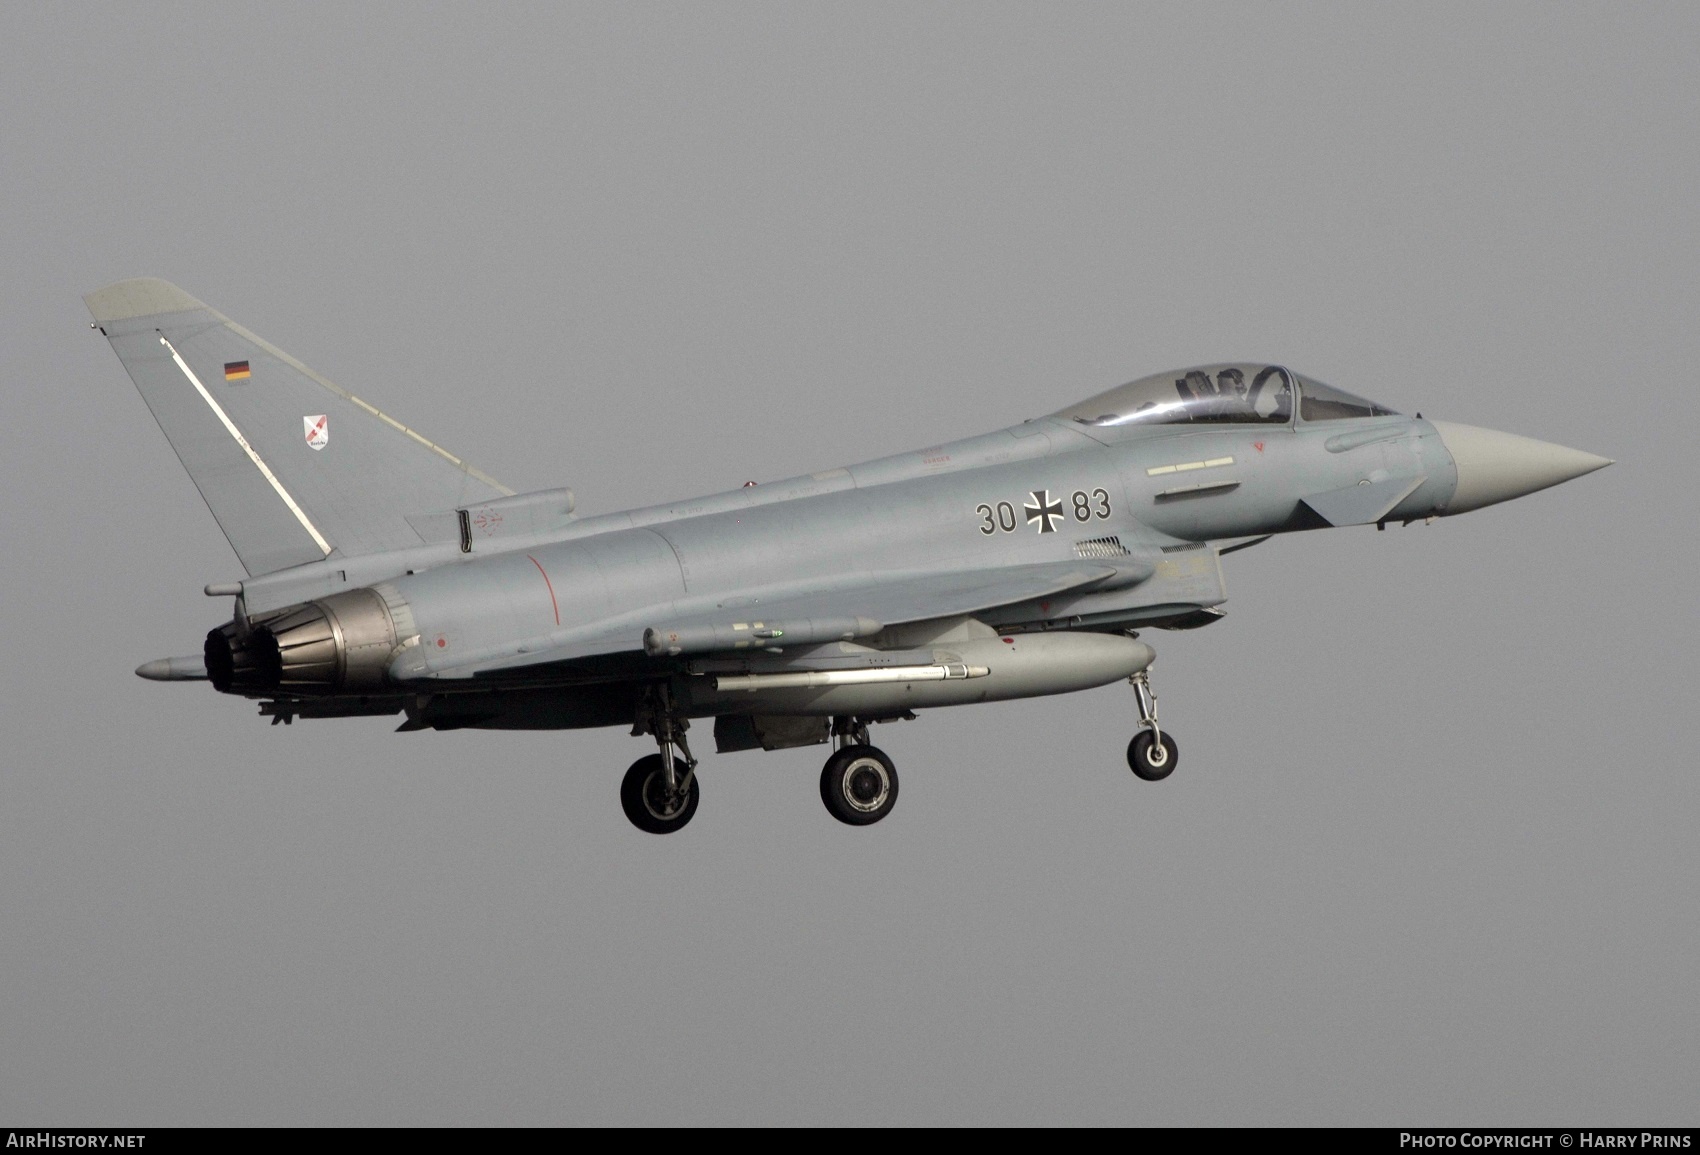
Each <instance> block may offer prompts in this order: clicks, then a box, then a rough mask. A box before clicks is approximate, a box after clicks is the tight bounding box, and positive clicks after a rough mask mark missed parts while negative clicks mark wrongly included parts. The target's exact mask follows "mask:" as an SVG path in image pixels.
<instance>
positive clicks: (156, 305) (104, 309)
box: [83, 277, 206, 325]
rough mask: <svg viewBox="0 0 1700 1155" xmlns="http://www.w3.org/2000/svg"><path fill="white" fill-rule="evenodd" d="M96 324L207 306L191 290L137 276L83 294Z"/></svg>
mask: <svg viewBox="0 0 1700 1155" xmlns="http://www.w3.org/2000/svg"><path fill="white" fill-rule="evenodd" d="M83 301H84V302H85V303H86V304H87V305H88V307H89V312H90V313H92V314H93V315H94V319H95V323H96V324H100V325H104V324H106V323H107V322H109V321H127V320H129V319H130V318H131V317H151V316H153V315H154V314H156V313H186V312H189V311H190V310H191V309H204V308H206V306H205V305H204V304H202V303H201V302H200V301H197V300H195V298H193V297H191V296H190V295H189V294H188V293H185V292H184V291H183V290H182V289H179V288H178V287H177V286H176V285H173V284H172V283H171V282H170V281H162V280H160V279H159V278H158V277H136V278H134V279H132V280H128V281H119V282H118V283H116V284H112V285H107V286H106V287H105V288H103V289H96V290H95V291H94V292H92V293H89V294H87V295H85V296H84V297H83Z"/></svg>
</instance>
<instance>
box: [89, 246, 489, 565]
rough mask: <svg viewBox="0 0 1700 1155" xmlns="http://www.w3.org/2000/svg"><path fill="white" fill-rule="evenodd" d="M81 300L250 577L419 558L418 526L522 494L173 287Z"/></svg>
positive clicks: (129, 285) (145, 285)
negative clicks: (328, 564)
mask: <svg viewBox="0 0 1700 1155" xmlns="http://www.w3.org/2000/svg"><path fill="white" fill-rule="evenodd" d="M83 299H84V300H85V301H86V302H87V303H88V307H89V312H90V313H92V314H93V315H94V321H95V325H96V326H97V327H98V328H99V329H100V331H101V332H102V333H103V334H105V336H106V338H107V339H108V340H109V341H111V342H112V348H113V351H114V352H116V353H117V354H118V360H119V361H121V362H122V363H123V365H124V368H125V370H127V371H128V372H129V374H130V379H131V380H133V381H134V382H135V383H136V388H137V389H138V390H140V391H141V394H142V399H143V400H144V401H146V402H147V405H148V408H149V409H150V410H152V411H153V415H154V419H155V420H157V421H158V422H159V427H160V429H161V430H162V431H163V432H164V433H165V437H166V440H168V441H169V442H171V448H172V449H174V450H176V452H177V457H178V460H180V461H181V462H182V463H183V468H185V469H187V470H188V471H189V477H190V478H191V479H192V480H193V481H194V483H195V487H196V488H197V489H199V490H200V491H201V496H202V498H204V499H205V500H206V503H207V508H208V509H210V510H211V511H212V515H213V517H214V518H215V519H216V520H217V521H218V526H219V528H220V529H222V530H223V531H224V536H225V537H226V538H228V539H229V540H230V545H231V548H232V549H234V550H235V551H236V556H237V557H238V558H239V559H241V562H242V565H243V566H244V567H245V568H246V569H247V571H248V573H249V574H250V575H257V574H263V573H271V572H272V571H274V570H279V569H284V568H286V567H288V566H292V565H300V564H302V563H304V562H310V561H318V560H320V559H321V558H324V557H326V556H327V555H329V554H331V553H333V552H334V553H340V554H344V555H349V556H352V555H356V554H365V553H377V552H381V551H384V550H391V549H402V548H405V547H407V546H412V545H418V544H419V543H420V540H421V539H420V536H419V534H418V533H416V532H415V531H414V529H413V527H412V526H411V525H410V524H409V523H408V517H409V516H410V515H418V514H427V513H434V512H440V511H443V510H449V509H454V508H459V507H465V506H466V505H469V504H474V503H478V502H483V501H488V500H490V499H492V498H495V497H503V496H507V495H509V494H511V493H512V492H513V491H512V490H510V489H508V488H506V487H505V486H503V485H501V484H500V483H498V482H496V481H494V480H493V479H491V478H490V477H488V476H486V475H485V474H483V473H482V472H480V471H479V470H477V469H474V468H473V467H472V466H470V465H468V464H467V463H466V462H464V461H462V460H460V458H458V457H455V456H454V455H453V454H450V453H449V452H447V451H446V450H444V449H441V448H439V447H438V446H436V445H434V444H432V443H431V442H429V441H427V440H425V438H423V437H421V436H420V435H419V434H417V433H415V432H414V431H413V430H411V429H409V428H407V427H406V426H405V425H402V424H401V423H400V422H398V421H396V420H394V419H393V418H391V417H389V416H387V415H386V414H383V413H380V412H379V411H378V410H376V409H374V408H373V407H372V406H370V405H368V404H367V403H366V402H364V401H362V400H360V398H358V397H355V396H353V395H352V394H350V393H347V392H345V391H344V390H342V389H340V388H338V387H337V386H336V385H333V384H332V383H331V382H329V381H327V380H326V379H325V378H323V377H321V376H319V374H317V373H315V372H313V370H311V369H309V368H307V366H305V365H303V364H302V363H301V362H299V361H297V360H296V359H295V358H293V357H291V356H290V355H289V354H287V353H285V352H283V351H282V350H281V349H278V348H277V347H275V346H273V345H271V344H270V343H268V342H267V341H264V340H262V339H261V338H259V337H257V336H255V335H254V334H253V333H250V332H249V331H248V330H247V329H244V328H243V327H242V326H240V325H238V324H236V323H235V322H234V321H231V320H230V319H229V318H227V317H225V316H224V315H223V314H221V313H219V312H217V311H216V310H213V309H210V308H208V307H207V306H206V305H203V304H202V303H201V302H200V301H197V300H195V298H193V297H191V296H189V294H187V293H185V292H184V291H183V290H181V289H179V288H178V287H177V286H175V285H172V284H169V283H167V282H165V281H161V280H156V279H154V278H151V277H142V278H138V279H136V280H132V281H120V282H119V283H118V284H115V285H108V286H107V287H106V288H104V289H97V290H96V291H94V292H92V293H90V294H88V296H86V297H85V298H83Z"/></svg>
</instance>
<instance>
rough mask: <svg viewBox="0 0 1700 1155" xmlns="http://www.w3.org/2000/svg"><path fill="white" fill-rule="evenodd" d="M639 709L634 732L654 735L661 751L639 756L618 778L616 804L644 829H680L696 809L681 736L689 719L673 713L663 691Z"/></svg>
mask: <svg viewBox="0 0 1700 1155" xmlns="http://www.w3.org/2000/svg"><path fill="white" fill-rule="evenodd" d="M646 707H648V708H646V709H645V710H643V711H640V713H639V715H638V724H637V725H636V726H634V727H633V729H632V732H633V734H634V735H635V734H642V733H644V732H645V731H646V730H647V731H648V732H649V733H651V734H653V735H655V744H656V745H657V746H659V747H660V752H659V753H656V754H651V755H649V756H648V757H647V758H639V759H638V760H637V761H636V762H633V763H632V766H631V769H630V770H627V771H626V777H625V779H624V781H622V782H621V783H620V805H621V807H622V808H624V810H625V812H626V817H627V818H628V819H630V820H631V823H632V825H633V826H635V827H637V828H638V829H639V830H642V831H644V832H646V833H649V834H671V833H673V831H675V830H679V829H682V828H683V827H684V825H685V823H687V822H689V821H690V820H691V815H693V814H695V813H696V812H697V800H698V798H699V797H700V795H701V790H700V789H699V788H698V786H697V760H696V759H695V758H693V757H691V747H690V743H688V742H686V741H685V729H686V727H687V726H689V723H688V722H687V721H686V720H685V719H683V718H679V717H675V716H674V715H673V712H672V710H671V709H670V703H669V702H668V701H667V695H666V693H665V691H662V692H660V693H659V694H658V695H657V699H656V701H655V703H654V704H653V705H651V704H649V703H646Z"/></svg>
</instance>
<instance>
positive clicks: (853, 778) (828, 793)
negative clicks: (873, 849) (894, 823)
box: [820, 718, 897, 826]
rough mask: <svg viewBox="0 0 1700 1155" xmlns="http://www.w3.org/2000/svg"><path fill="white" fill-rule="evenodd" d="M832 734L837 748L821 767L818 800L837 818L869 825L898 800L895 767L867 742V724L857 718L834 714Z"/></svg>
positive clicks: (889, 810)
mask: <svg viewBox="0 0 1700 1155" xmlns="http://www.w3.org/2000/svg"><path fill="white" fill-rule="evenodd" d="M832 734H833V741H834V742H835V743H836V744H837V747H838V748H837V749H836V750H834V751H833V752H832V757H830V758H828V759H827V760H826V765H825V766H824V767H822V769H821V772H820V800H821V801H822V802H824V803H826V811H827V813H828V814H830V815H832V816H833V817H834V818H836V819H838V821H840V822H843V823H845V824H847V825H849V826H871V825H872V824H873V823H875V822H878V821H879V820H880V819H882V818H884V817H885V816H886V815H887V814H890V813H891V808H892V807H893V806H895V805H896V804H897V767H896V766H893V765H892V764H891V759H890V758H888V757H886V755H885V752H884V751H883V750H880V749H878V748H876V747H874V746H870V745H869V744H868V727H867V724H866V723H864V722H862V721H860V720H859V719H856V718H834V719H833V720H832Z"/></svg>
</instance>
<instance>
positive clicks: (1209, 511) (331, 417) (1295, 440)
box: [85, 279, 1610, 834]
mask: <svg viewBox="0 0 1700 1155" xmlns="http://www.w3.org/2000/svg"><path fill="white" fill-rule="evenodd" d="M85 299H86V301H87V302H88V306H89V310H90V312H91V313H92V314H93V316H94V327H95V328H97V329H98V330H99V331H100V332H101V333H102V334H104V335H105V336H106V338H107V339H108V340H109V341H111V343H112V348H113V350H114V351H115V352H116V353H117V354H118V359H119V361H121V362H122V363H123V365H124V368H125V369H126V370H127V371H128V372H129V374H130V377H131V379H132V380H133V381H134V382H135V384H136V387H137V388H138V389H139V390H140V391H141V394H142V397H143V399H144V400H145V401H146V402H147V405H148V407H149V408H150V409H151V410H152V411H153V415H154V417H155V418H156V419H157V420H158V421H159V426H160V428H161V430H163V431H164V433H165V436H166V439H167V440H168V441H170V443H171V447H172V448H173V449H174V450H176V452H177V456H178V457H179V458H180V459H181V460H182V462H183V465H184V467H185V468H186V469H187V470H188V471H189V476H190V477H191V478H192V479H193V480H194V482H195V485H196V487H197V488H199V490H200V492H201V496H202V497H203V498H205V499H206V503H207V506H208V508H209V509H210V510H211V511H212V515H213V517H214V518H216V519H217V521H218V525H219V528H220V529H222V530H223V531H224V535H225V537H227V538H228V539H229V540H230V545H231V547H232V548H233V549H234V550H235V551H236V556H237V558H238V559H239V560H240V561H241V563H242V567H243V569H245V570H246V571H247V575H248V576H247V577H246V578H245V579H244V580H242V581H238V582H230V583H226V584H214V585H209V586H207V588H206V592H207V594H208V595H209V596H214V597H228V598H230V599H232V601H233V604H234V611H233V613H232V615H231V617H230V620H229V621H227V622H225V623H224V624H222V625H219V626H217V627H216V628H214V629H213V630H212V631H211V632H210V633H208V634H207V636H206V640H205V644H204V646H203V647H202V649H201V652H200V653H198V654H195V655H193V656H188V657H176V658H163V659H160V660H158V661H152V662H148V663H147V664H145V665H143V666H142V667H141V668H140V669H138V670H137V671H136V672H137V673H138V674H140V675H141V676H142V677H144V678H152V679H156V680H160V681H208V682H211V683H212V685H213V688H214V689H216V690H218V691H219V692H221V693H225V694H234V695H240V696H242V697H246V698H252V699H257V700H258V701H259V703H260V705H259V710H260V713H261V714H262V715H264V716H269V717H270V718H271V719H272V722H273V723H274V724H276V723H278V722H291V721H293V720H294V719H296V718H309V719H318V718H347V717H354V716H362V715H373V716H395V715H403V716H405V721H403V722H402V723H401V725H400V729H402V730H453V729H461V728H467V727H473V728H487V729H523V730H554V729H574V728H578V727H589V726H626V727H630V729H631V732H632V734H633V735H648V736H649V737H650V739H651V740H652V741H653V742H654V743H655V745H656V747H657V752H656V753H653V754H650V755H648V756H646V757H643V758H640V759H639V760H638V761H637V762H635V763H634V764H633V765H632V767H631V768H630V769H629V770H628V771H626V775H625V779H624V781H623V783H622V785H621V789H620V801H621V803H622V805H623V807H624V809H625V812H626V816H627V817H628V818H629V819H630V820H631V821H632V823H633V824H634V825H635V826H637V827H638V828H639V829H640V830H645V831H649V832H652V833H656V834H664V833H669V832H671V831H675V830H678V829H680V828H681V827H683V826H684V825H685V824H686V823H687V822H689V821H690V820H691V816H692V815H693V814H695V813H696V809H697V801H698V797H699V794H700V783H699V780H698V775H697V765H698V763H697V759H696V757H695V756H694V755H693V754H692V752H691V746H690V743H689V742H688V741H687V739H686V733H687V731H688V729H689V727H690V724H691V722H692V721H695V720H705V719H713V723H712V724H713V729H714V742H715V747H716V749H717V750H719V751H720V752H721V753H727V752H731V751H739V750H756V749H761V750H778V749H784V748H788V747H796V746H807V745H828V744H829V745H830V747H831V755H830V757H828V758H827V760H826V766H825V768H824V769H823V770H822V771H821V778H820V791H821V799H822V801H823V802H825V804H826V809H827V811H828V812H829V813H830V814H831V815H832V816H833V817H834V818H837V819H838V820H840V821H842V822H846V823H849V824H851V825H867V824H869V823H873V822H878V821H879V820H880V819H881V818H884V817H885V816H886V815H887V814H889V813H890V812H891V809H892V806H893V804H894V803H895V802H896V801H897V770H896V768H895V767H894V766H893V764H892V760H891V758H890V757H888V756H887V755H886V754H885V753H884V752H883V751H881V750H880V749H878V748H877V747H875V746H873V745H872V744H871V743H870V742H869V736H868V730H869V727H870V726H871V725H872V724H874V723H882V722H893V721H897V720H899V719H907V718H913V717H914V716H915V711H917V710H925V709H931V708H934V707H939V706H959V705H966V704H968V703H974V702H997V701H1003V700H1006V699H1010V698H1027V697H1034V696H1038V695H1042V694H1062V693H1068V692H1070V691H1074V690H1085V689H1090V688H1092V687H1095V686H1102V685H1106V684H1108V683H1111V682H1118V681H1125V682H1129V683H1130V684H1131V686H1132V689H1133V707H1134V709H1135V710H1136V711H1137V715H1138V720H1139V725H1138V729H1137V731H1136V733H1135V734H1134V735H1133V739H1132V741H1131V742H1130V743H1129V745H1128V748H1127V761H1128V765H1129V766H1130V767H1131V768H1132V770H1133V773H1134V774H1135V775H1137V776H1138V777H1140V778H1142V779H1145V780H1147V781H1155V780H1159V779H1162V778H1165V777H1167V776H1168V775H1169V774H1170V773H1171V772H1172V771H1173V770H1174V769H1175V766H1176V765H1177V763H1178V762H1179V759H1180V753H1179V750H1178V748H1177V746H1176V743H1175V739H1174V737H1173V736H1172V735H1171V734H1169V733H1168V732H1166V731H1164V730H1162V729H1160V728H1159V726H1158V723H1157V711H1156V699H1155V697H1154V695H1153V693H1152V690H1151V682H1150V672H1149V671H1150V668H1151V663H1152V661H1153V659H1154V658H1155V657H1156V654H1155V652H1154V651H1153V650H1152V648H1151V646H1150V645H1149V644H1147V643H1146V642H1145V641H1144V640H1142V639H1141V636H1140V635H1141V633H1142V632H1143V631H1148V630H1151V629H1162V630H1185V629H1194V628H1197V627H1200V626H1205V625H1209V624H1210V623H1211V622H1214V621H1216V620H1217V619H1218V618H1219V617H1220V616H1221V614H1222V609H1221V606H1222V604H1223V602H1225V601H1226V600H1227V594H1226V592H1225V589H1224V586H1223V578H1222V562H1221V559H1222V557H1223V556H1224V555H1226V554H1229V553H1232V552H1233V551H1235V550H1238V549H1244V548H1246V547H1247V546H1249V545H1255V544H1256V543H1257V542H1259V541H1262V540H1265V539H1267V538H1268V537H1269V536H1271V535H1274V534H1278V533H1290V532H1293V531H1295V530H1307V529H1322V528H1325V527H1329V526H1351V525H1369V524H1372V523H1373V524H1375V525H1377V526H1379V527H1383V528H1385V526H1386V524H1387V523H1388V522H1390V521H1397V522H1401V523H1409V522H1411V521H1414V520H1418V519H1429V518H1435V517H1444V516H1448V515H1451V514H1458V513H1464V512H1467V511H1469V510H1472V509H1480V508H1481V507H1482V506H1485V505H1491V504H1493V503H1495V502H1500V501H1507V500H1509V499H1511V498H1514V497H1521V496H1523V495H1524V494H1528V493H1533V492H1535V491H1536V490H1539V489H1545V488H1547V487H1548V486H1552V485H1557V484H1558V483H1559V482H1562V481H1567V480H1569V479H1571V478H1574V477H1580V476H1581V475H1583V474H1585V473H1591V472H1593V471H1594V470H1596V469H1599V468H1601V467H1603V466H1605V465H1609V464H1610V462H1609V461H1608V460H1607V459H1605V458H1603V457H1596V456H1594V455H1593V454H1590V453H1583V452H1580V451H1578V450H1575V449H1566V448H1564V447H1562V446H1558V445H1551V444H1547V443H1545V442H1541V441H1533V440H1530V439H1528V438H1525V437H1519V436H1515V435H1513V434H1509V433H1497V432H1494V431H1492V430H1488V429H1478V428H1474V427H1472V426H1468V425H1455V424H1452V423H1450V422H1443V421H1427V420H1424V419H1423V417H1422V415H1421V414H1418V415H1417V416H1415V417H1406V416H1402V415H1401V414H1398V413H1395V412H1393V411H1392V410H1390V409H1388V408H1386V407H1384V406H1381V405H1378V404H1376V403H1375V402H1373V401H1366V400H1364V399H1363V398H1361V397H1357V396H1354V395H1352V394H1350V393H1346V392H1343V391H1341V390H1339V389H1335V388H1333V387H1331V386H1329V385H1325V384H1323V383H1322V382H1320V381H1316V380H1313V379H1312V378H1310V377H1307V376H1305V375H1304V374H1302V373H1297V372H1294V371H1292V370H1289V369H1287V368H1286V367H1284V366H1281V365H1272V364H1238V363H1236V364H1217V365H1204V366H1200V367H1198V368H1194V369H1184V370H1179V371H1176V372H1172V373H1161V374H1158V375H1156V376H1152V377H1144V378H1141V379H1140V380H1137V381H1133V382H1131V383H1129V384H1127V385H1122V386H1120V387H1118V388H1115V389H1111V390H1109V391H1108V392H1105V393H1100V394H1098V395H1097V396H1095V397H1092V398H1090V399H1088V400H1086V401H1082V402H1080V403H1079V404H1075V405H1069V406H1067V407H1065V408H1062V409H1059V410H1057V411H1056V412H1055V413H1052V414H1050V415H1049V416H1046V417H1040V418H1036V419H1033V420H1029V421H1023V422H1021V423H1020V424H1018V425H1011V426H1009V427H1008V428H1006V429H1000V430H997V431H996V432H992V433H985V434H981V435H979V436H975V437H969V438H966V439H964V440H961V441H953V442H951V443H949V444H946V445H937V446H934V447H932V448H929V449H925V450H922V451H920V452H917V453H904V454H899V455H897V456H895V457H885V458H881V459H879V460H877V461H870V462H866V463H864V464H861V465H852V466H848V467H845V468H837V469H828V470H825V471H824V472H821V473H812V474H809V475H808V476H806V477H797V478H792V479H791V480H788V481H780V482H776V483H771V484H763V485H759V486H758V485H752V486H746V487H745V488H742V489H738V490H734V491H732V492H730V493H721V494H716V495H713V496H708V497H700V498H694V499H692V500H689V501H680V502H675V503H671V504H667V505H660V506H652V507H650V508H647V509H634V510H629V511H626V512H624V513H610V514H603V515H599V516H595V517H579V516H577V515H576V514H575V512H574V508H573V494H572V491H571V490H568V489H549V490H543V491H541V492H537V493H522V494H516V493H514V492H513V491H512V490H510V489H508V488H506V487H505V486H503V485H501V484H500V483H499V482H497V481H495V480H494V479H492V478H491V477H489V476H488V475H486V474H485V473H483V472H481V471H479V470H477V469H475V468H473V467H472V466H471V465H469V464H467V463H466V462H464V461H462V460H461V459H460V458H458V457H455V456H454V455H452V454H451V453H449V452H448V451H446V450H444V449H442V448H440V447H438V446H437V445H435V444H433V443H432V442H430V441H428V440H426V439H425V438H424V437H422V436H421V435H420V434H418V433H416V432H414V431H413V430H412V429H409V428H408V427H407V426H405V425H402V424H401V423H400V422H398V421H396V420H395V419H393V418H391V417H390V416H388V415H387V414H384V413H380V412H379V411H378V410H377V409H374V408H373V407H372V406H371V405H368V404H367V403H366V402H364V401H362V400H360V399H359V398H358V397H355V396H353V395H351V394H349V393H347V392H345V391H344V390H342V389H341V388H339V387H337V386H336V385H333V384H332V383H331V382H330V381H327V380H326V379H325V378H324V377H322V376H320V375H319V374H317V373H315V372H314V371H313V370H311V369H309V368H307V366H305V365H303V364H302V363H301V362H300V361H297V360H296V359H295V358H294V357H291V356H290V355H289V354H287V353H285V352H283V351H281V350H280V349H277V348H276V347H274V346H272V345H271V344H269V343H267V342H266V341H264V340H262V339H261V338H259V337H257V336H255V335H254V334H253V333H251V332H249V331H248V330H247V329H245V328H243V327H242V326H241V325H238V324H236V323H235V322H234V321H231V320H229V319H228V318H226V317H224V316H223V315H222V314H220V313H218V312H217V311H215V310H213V309H211V308H209V307H207V306H206V305H204V304H202V303H201V302H200V301H197V300H195V299H194V298H193V297H191V296H189V295H188V294H187V293H185V292H183V291H182V290H181V289H178V288H177V287H176V286H174V285H170V284H167V283H166V282H164V281H160V280H153V279H139V280H131V281H123V282H120V283H118V284H115V285H110V286H108V287H106V288H104V289H100V290H98V291H96V292H94V293H90V294H89V295H88V296H87V298H85Z"/></svg>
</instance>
